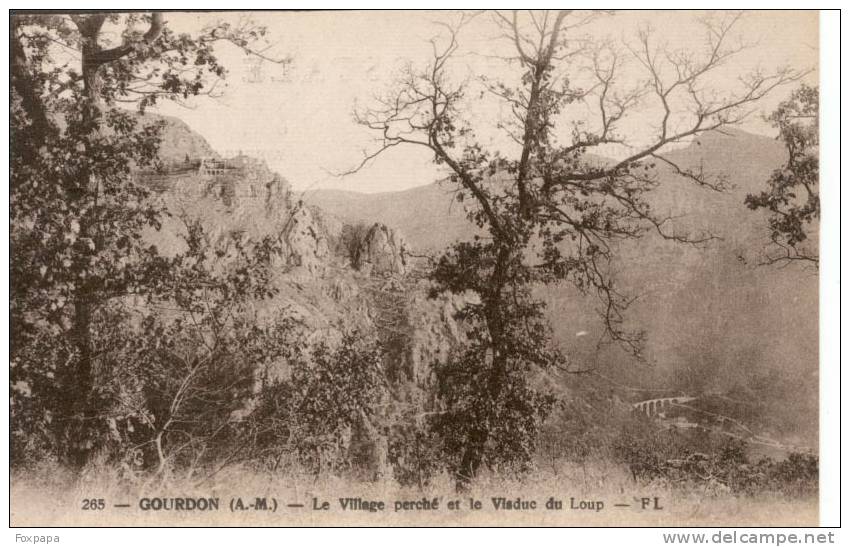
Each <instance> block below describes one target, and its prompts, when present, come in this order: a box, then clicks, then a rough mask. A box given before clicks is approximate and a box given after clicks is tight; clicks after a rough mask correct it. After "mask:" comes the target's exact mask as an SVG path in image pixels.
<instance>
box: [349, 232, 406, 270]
mask: <svg viewBox="0 0 850 547" xmlns="http://www.w3.org/2000/svg"><path fill="white" fill-rule="evenodd" d="M409 254H410V253H409V249H408V247H407V244H406V243H405V241H404V236H402V234H401V232H400V231H399V230H395V229H392V228H389V227H387V226H386V225H384V224H381V223H375V224H374V225H373V226H372V227H371V228H370V229H369V231H368V232H366V236H365V237H364V238H363V240H362V241H361V242H360V246H359V248H358V249H357V253H356V256H355V257H354V267H355V268H357V269H358V270H368V271H369V272H371V273H372V274H374V275H404V274H405V273H406V272H407V271H408V268H409V264H408V257H409Z"/></svg>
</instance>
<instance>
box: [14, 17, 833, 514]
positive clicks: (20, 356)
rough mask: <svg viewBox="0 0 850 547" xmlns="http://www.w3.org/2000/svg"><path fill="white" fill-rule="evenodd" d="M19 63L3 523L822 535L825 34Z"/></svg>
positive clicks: (597, 24)
mask: <svg viewBox="0 0 850 547" xmlns="http://www.w3.org/2000/svg"><path fill="white" fill-rule="evenodd" d="M9 43H10V48H11V51H10V70H9V78H10V80H9V86H10V139H11V146H10V152H9V154H10V156H9V160H10V184H9V200H10V207H9V215H10V222H9V245H10V247H9V248H10V303H9V310H10V311H9V317H10V329H9V336H10V339H9V340H10V345H9V347H10V355H9V386H10V393H9V395H10V406H9V413H10V414H9V423H10V431H9V451H10V460H9V461H10V470H9V471H10V526H13V527H74V526H85V527H124V526H132V527H207V526H233V527H290V526H321V527H331V526H333V527H347V526H376V527H399V526H404V527H409V526H425V527H446V526H450V527H465V526H523V527H538V526H539V527H625V526H633V527H692V526H714V527H751V526H783V527H802V526H806V527H814V526H818V525H819V523H820V520H819V519H820V515H821V511H822V510H823V507H822V506H821V504H820V503H819V483H820V480H821V477H820V475H821V470H822V466H821V463H820V457H821V450H820V449H819V446H820V442H821V440H822V439H821V438H820V437H821V435H820V434H819V427H820V421H819V411H820V406H819V399H820V397H819V389H820V380H821V372H820V369H819V285H818V283H819V275H820V271H819V266H820V250H819V248H820V244H819V243H820V239H821V238H820V236H819V231H820V221H821V200H820V184H819V162H820V132H819V124H820V97H821V93H820V84H819V82H820V75H821V74H820V71H821V67H820V65H819V55H820V53H819V49H820V48H819V13H818V12H817V11H793V10H786V11H691V10H681V11H584V10H561V11H559V10H552V11H510V10H495V11H487V10H481V11H459V10H458V11H437V10H434V11H306V12H295V11H244V12H241V11H168V10H166V11H161V12H151V11H126V12H123V11H122V12H118V11H108V12H107V11H104V12H97V11H66V12H57V11H26V10H12V11H11V12H10V42H9ZM834 365H835V366H836V367H837V366H838V364H837V363H834ZM836 402H837V401H836ZM834 433H835V437H836V438H837V437H838V431H837V430H836V431H835V432H834Z"/></svg>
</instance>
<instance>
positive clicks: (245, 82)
mask: <svg viewBox="0 0 850 547" xmlns="http://www.w3.org/2000/svg"><path fill="white" fill-rule="evenodd" d="M701 15H703V14H701V13H698V12H685V11H683V12H663V13H659V12H651V11H640V12H618V13H616V14H614V15H611V16H605V17H603V18H601V19H599V20H597V21H596V22H594V23H592V24H591V25H590V26H588V27H586V28H584V29H583V30H582V33H587V34H589V35H591V36H592V37H594V38H595V39H596V40H601V39H609V40H611V41H613V42H614V43H617V44H622V43H623V42H624V41H625V42H627V43H630V44H634V43H635V37H636V35H637V31H638V30H639V29H640V28H642V27H644V26H646V25H650V26H651V27H652V28H653V29H654V32H655V34H654V40H655V41H656V42H657V43H659V44H661V43H664V44H666V46H667V49H668V50H680V49H685V50H694V49H695V48H696V49H697V51H699V49H698V48H701V47H703V40H702V38H703V36H704V30H703V29H702V27H700V26H699V25H698V23H697V22H696V18H697V17H699V16H701ZM238 17H240V16H239V15H237V14H232V13H231V14H202V13H168V14H166V20H167V21H168V23H169V25H170V26H171V27H172V28H173V29H174V30H176V31H191V30H197V29H199V28H201V27H203V26H204V25H205V24H208V23H211V22H213V21H215V20H216V19H219V18H225V19H228V20H235V19H238ZM250 17H252V18H253V19H254V20H255V21H256V22H258V23H261V24H264V25H266V26H267V27H268V35H267V38H268V41H269V43H270V44H271V46H272V47H271V48H270V49H269V50H268V51H266V54H267V55H270V56H271V55H277V56H280V57H283V56H287V55H288V56H292V57H293V59H294V60H293V63H292V65H291V66H289V67H288V68H287V69H286V71H285V72H284V71H283V70H282V69H281V68H280V67H279V66H275V65H272V64H270V63H267V62H263V63H259V64H258V62H257V61H250V60H248V59H247V58H246V57H245V56H244V55H242V54H241V53H240V52H238V51H237V50H236V49H235V48H231V47H227V46H225V47H222V48H220V49H219V55H220V57H221V58H222V60H223V61H224V63H225V65H226V66H227V67H228V69H229V71H230V73H229V76H228V78H227V85H226V87H218V88H217V89H219V90H220V91H222V92H223V96H222V97H220V98H216V99H212V98H199V99H197V100H195V101H194V107H193V108H192V109H187V108H183V107H178V106H175V105H170V104H164V105H162V106H160V107H158V111H159V112H161V113H163V114H168V115H173V116H177V117H179V118H181V119H182V120H184V121H185V122H186V123H187V124H189V126H190V127H192V128H193V129H194V130H195V131H197V132H198V133H200V134H201V135H203V136H204V137H205V138H206V139H207V140H208V141H209V143H210V144H211V145H212V146H213V148H215V149H216V150H218V151H219V152H221V153H222V154H224V155H231V154H235V153H236V152H239V151H241V152H244V153H246V154H249V155H253V156H257V157H262V158H264V159H265V160H266V161H267V162H268V164H269V166H270V167H271V168H272V169H273V170H274V171H277V172H279V173H281V175H283V176H284V177H285V178H286V179H288V180H289V181H290V183H292V185H293V187H294V188H295V189H300V190H303V189H307V188H339V189H348V190H354V191H359V192H384V191H397V190H402V189H405V188H410V187H414V186H421V185H423V184H429V183H431V182H433V181H434V180H436V179H437V178H440V177H441V172H440V171H439V170H438V169H437V167H436V166H434V165H433V164H432V162H431V161H430V160H431V157H430V155H429V153H428V151H427V150H425V149H421V148H417V147H408V148H405V147H397V148H395V149H393V150H392V151H390V152H388V153H387V154H385V155H384V156H382V157H380V158H378V159H377V160H375V161H374V162H372V163H370V164H369V165H368V166H367V167H366V168H364V169H363V170H361V171H360V172H358V173H356V174H354V175H349V176H346V177H342V178H340V177H338V176H336V175H335V173H339V172H342V171H346V170H348V169H350V168H352V167H354V166H355V165H357V164H358V163H359V161H360V159H361V158H362V154H363V150H370V149H372V147H373V146H374V144H373V140H372V139H373V138H374V137H375V135H374V134H372V133H370V132H369V131H368V130H366V129H365V128H363V127H360V126H358V125H357V124H356V123H355V122H354V120H353V117H352V112H353V110H354V108H355V105H358V104H359V105H368V104H369V103H370V100H371V98H372V97H373V96H374V95H375V94H378V93H381V92H382V91H385V90H387V89H388V86H389V84H390V83H391V81H392V76H393V74H395V73H397V71H398V70H399V69H400V68H401V67H402V66H404V65H405V64H406V63H412V64H413V66H423V65H424V64H425V63H427V62H428V60H429V58H430V55H431V45H430V44H429V42H428V39H429V38H431V37H432V36H437V35H439V33H440V31H441V27H440V26H438V25H436V24H434V21H447V20H452V19H453V18H455V17H457V14H456V13H449V12H421V11H420V12H319V13H316V12H312V13H280V12H277V13H258V12H254V13H251V14H250ZM817 29H818V16H817V13H816V12H791V11H772V12H751V13H748V14H746V15H745V17H744V18H743V19H742V20H741V21H739V24H738V26H736V35H735V37H734V39H735V40H737V39H739V38H740V39H743V40H745V41H746V42H748V43H752V47H751V48H750V49H748V50H747V51H745V52H742V53H740V54H739V55H738V57H736V59H737V60H736V61H735V62H734V63H730V64H729V65H728V66H726V67H724V68H723V69H722V70H719V71H718V73H717V75H716V76H715V77H714V78H713V79H712V80H711V81H710V84H711V85H712V86H713V87H714V86H716V87H717V88H718V89H720V90H721V91H725V90H727V89H731V88H730V87H729V86H730V85H733V84H734V82H735V79H736V78H739V77H741V76H742V75H744V74H747V73H750V72H752V71H753V70H757V69H762V70H764V71H770V70H771V69H774V68H776V67H778V66H786V65H787V66H791V67H793V68H796V69H801V70H806V69H813V70H815V72H813V73H812V74H810V75H809V76H807V77H806V81H807V82H809V83H812V84H814V83H817V74H816V69H817V62H818V30H817ZM459 41H460V44H461V49H460V50H459V51H458V54H457V56H456V58H455V59H454V61H453V63H454V64H453V65H452V74H453V75H455V76H456V77H457V78H458V79H463V78H470V79H471V81H472V82H473V83H472V85H473V86H475V85H476V84H475V83H474V82H475V79H476V78H477V77H478V76H480V75H481V74H487V75H489V76H490V77H496V78H505V79H510V78H512V77H513V78H515V77H516V75H517V74H518V73H517V68H516V66H514V67H510V66H507V65H505V63H504V62H503V61H501V60H499V59H495V58H494V56H497V55H499V54H500V53H505V52H509V50H508V49H506V48H508V47H510V44H509V43H508V42H506V41H505V39H504V38H500V37H499V36H498V31H497V29H496V27H495V26H494V25H493V24H492V20H491V18H490V16H489V15H488V14H484V15H481V16H479V17H477V18H476V19H475V20H474V22H473V23H472V24H470V25H468V26H467V27H465V28H464V29H463V31H462V33H461V34H460V37H459ZM631 63H632V65H634V63H633V62H631ZM636 67H637V65H635V66H634V67H631V66H627V67H626V68H625V69H624V72H623V74H624V81H625V80H631V81H635V79H636V78H638V77H642V73H640V72H638V71H637V68H636ZM580 78H581V76H580V75H578V76H575V77H574V81H580ZM791 89H792V88H791V87H789V88H786V89H782V90H779V91H776V92H774V94H773V95H772V96H770V97H768V98H767V99H765V101H763V102H762V103H760V104H759V105H758V106H757V109H758V111H757V112H756V113H755V115H754V116H753V117H752V118H751V121H750V122H748V123H747V124H746V125H745V126H743V129H746V130H748V131H752V132H757V133H763V134H768V135H773V134H775V130H773V129H772V128H770V127H769V126H768V125H766V124H765V123H764V122H763V121H761V120H760V114H761V113H767V112H769V111H770V110H772V109H773V108H774V107H775V105H776V103H778V102H779V101H780V100H783V99H784V98H786V97H787V95H788V93H790V91H791ZM470 101H471V102H470V113H471V114H470V116H471V117H472V120H473V122H474V125H475V127H476V129H478V128H480V129H478V134H479V136H480V138H481V140H482V141H484V142H485V143H497V142H500V141H499V139H500V137H499V136H498V135H497V131H496V130H495V129H494V127H493V126H494V121H495V118H497V117H498V115H499V110H498V107H497V106H496V105H495V103H493V102H492V101H490V102H488V101H489V99H487V98H485V99H480V98H479V95H478V93H477V92H476V93H474V97H470ZM652 108H653V107H652V105H647V106H646V107H645V108H643V112H645V113H646V119H643V118H641V117H640V116H638V115H636V116H635V117H634V118H633V119H632V121H631V122H630V125H629V127H630V128H632V127H633V128H634V131H635V132H636V133H637V134H640V133H641V132H643V133H645V134H646V135H647V136H648V135H649V134H650V133H651V131H652V128H651V125H650V124H649V123H647V120H649V119H650V118H651V119H653V120H654V119H656V118H654V117H652V116H651V114H652ZM573 109H574V110H572V111H570V112H569V113H568V115H569V116H576V117H577V118H581V116H583V115H585V116H586V115H587V113H588V112H591V111H592V105H586V104H581V105H574V107H573ZM582 112H584V114H582Z"/></svg>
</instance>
